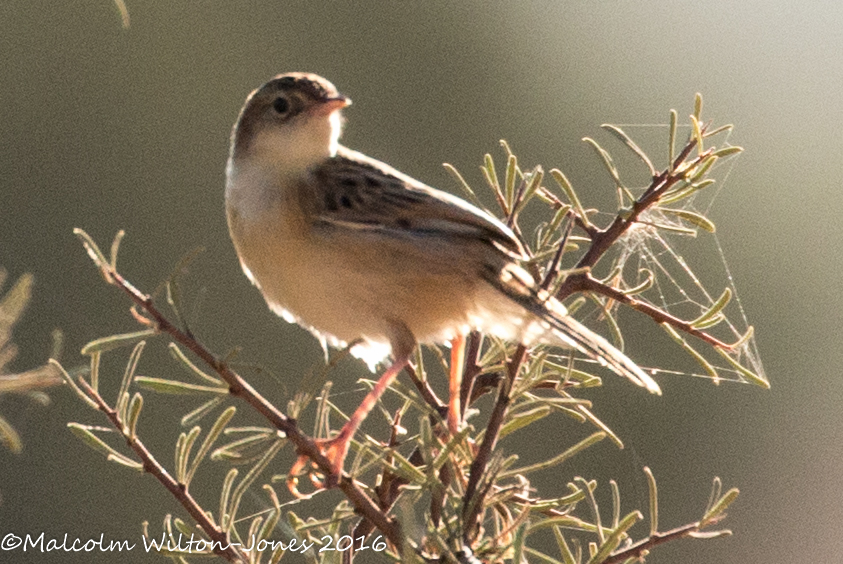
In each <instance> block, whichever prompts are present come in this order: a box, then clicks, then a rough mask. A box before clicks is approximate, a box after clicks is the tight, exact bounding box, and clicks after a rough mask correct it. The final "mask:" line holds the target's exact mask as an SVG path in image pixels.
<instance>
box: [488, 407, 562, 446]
mask: <svg viewBox="0 0 843 564" xmlns="http://www.w3.org/2000/svg"><path fill="white" fill-rule="evenodd" d="M551 411H552V410H551V408H550V407H549V406H541V407H536V408H535V409H531V410H529V411H525V412H523V413H519V414H518V415H514V416H512V417H510V418H509V420H508V421H507V422H506V423H504V425H503V426H502V427H501V430H500V432H499V438H501V439H502V438H504V437H505V436H507V435H509V434H510V433H514V432H515V431H517V430H518V429H523V428H524V427H526V426H527V425H530V424H532V423H535V422H536V421H538V420H539V419H543V418H545V417H547V416H548V415H549V414H550V412H551Z"/></svg>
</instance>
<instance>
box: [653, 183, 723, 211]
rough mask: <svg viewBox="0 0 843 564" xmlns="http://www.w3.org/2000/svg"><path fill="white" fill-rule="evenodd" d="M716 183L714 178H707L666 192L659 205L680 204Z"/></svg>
mask: <svg viewBox="0 0 843 564" xmlns="http://www.w3.org/2000/svg"><path fill="white" fill-rule="evenodd" d="M715 182H717V181H716V180H715V179H713V178H706V179H704V180H700V181H699V182H695V183H693V184H688V185H686V186H683V187H681V188H676V189H674V190H669V191H667V192H665V193H664V195H663V196H662V197H661V198H659V205H667V204H672V203H674V202H678V201H679V200H683V199H685V198H687V197H688V196H690V195H691V194H695V193H697V192H698V191H700V190H702V189H703V188H706V187H708V186H711V185H712V184H714V183H715Z"/></svg>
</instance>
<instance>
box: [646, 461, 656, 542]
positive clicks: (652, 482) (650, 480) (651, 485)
mask: <svg viewBox="0 0 843 564" xmlns="http://www.w3.org/2000/svg"><path fill="white" fill-rule="evenodd" d="M644 475H645V476H647V488H648V491H649V492H650V536H651V537H652V536H654V535H656V534H657V533H658V532H659V489H658V487H657V486H656V477H655V476H654V475H653V471H652V470H650V468H649V466H645V467H644Z"/></svg>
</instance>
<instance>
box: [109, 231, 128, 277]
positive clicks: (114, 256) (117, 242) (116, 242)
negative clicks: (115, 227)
mask: <svg viewBox="0 0 843 564" xmlns="http://www.w3.org/2000/svg"><path fill="white" fill-rule="evenodd" d="M125 236H126V232H125V231H123V230H122V229H121V230H120V231H118V232H117V233H116V234H115V235H114V240H113V241H112V242H111V260H109V261H108V264H110V265H111V268H113V269H114V270H117V251H119V250H120V242H121V241H123V237H125Z"/></svg>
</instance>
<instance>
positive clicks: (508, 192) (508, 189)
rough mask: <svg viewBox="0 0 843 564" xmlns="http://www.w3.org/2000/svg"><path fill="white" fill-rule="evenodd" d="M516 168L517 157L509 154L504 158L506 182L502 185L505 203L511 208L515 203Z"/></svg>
mask: <svg viewBox="0 0 843 564" xmlns="http://www.w3.org/2000/svg"><path fill="white" fill-rule="evenodd" d="M517 170H518V159H517V158H516V156H515V155H509V157H508V158H507V160H506V180H505V182H506V184H505V185H504V188H505V192H504V195H505V197H506V203H507V205H509V209H513V207H514V204H515V173H516V171H517Z"/></svg>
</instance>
